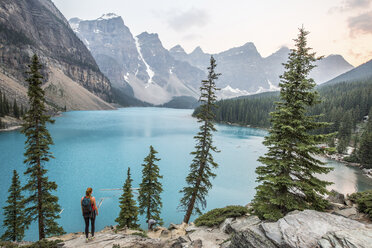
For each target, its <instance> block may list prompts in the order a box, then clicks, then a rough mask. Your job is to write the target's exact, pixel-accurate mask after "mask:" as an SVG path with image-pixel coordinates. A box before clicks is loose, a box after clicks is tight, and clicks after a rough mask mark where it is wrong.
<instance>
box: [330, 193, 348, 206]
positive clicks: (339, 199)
mask: <svg viewBox="0 0 372 248" xmlns="http://www.w3.org/2000/svg"><path fill="white" fill-rule="evenodd" d="M327 200H328V201H330V202H332V203H338V204H342V205H344V204H345V195H343V194H341V193H339V192H337V191H336V190H333V189H332V190H331V194H330V195H329V196H328V198H327Z"/></svg>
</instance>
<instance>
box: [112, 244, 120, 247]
mask: <svg viewBox="0 0 372 248" xmlns="http://www.w3.org/2000/svg"><path fill="white" fill-rule="evenodd" d="M112 248H120V245H118V244H113V245H112Z"/></svg>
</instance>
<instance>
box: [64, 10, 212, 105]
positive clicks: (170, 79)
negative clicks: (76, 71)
mask: <svg viewBox="0 0 372 248" xmlns="http://www.w3.org/2000/svg"><path fill="white" fill-rule="evenodd" d="M70 26H71V27H72V28H73V30H74V31H75V33H76V34H77V35H78V36H79V38H80V39H81V40H82V41H83V42H84V43H85V44H86V46H87V47H88V49H89V50H90V51H91V53H92V55H93V57H94V58H95V59H96V61H97V64H98V65H99V67H100V69H101V70H102V71H103V72H104V73H105V74H106V75H107V77H108V78H109V79H110V81H111V83H112V85H113V87H115V88H118V89H120V90H123V91H125V92H126V94H129V95H132V96H134V97H135V98H137V99H139V100H141V101H144V102H148V103H151V104H164V103H166V102H168V101H170V100H171V99H172V98H173V97H177V96H192V97H195V98H197V97H198V87H199V83H200V81H201V80H202V79H203V78H204V76H205V73H204V72H203V71H201V70H199V69H198V68H196V67H193V66H191V65H190V64H189V63H187V62H184V61H178V60H176V59H174V58H173V57H172V56H171V55H170V54H169V51H168V50H167V49H165V48H164V47H163V45H162V43H161V41H160V39H159V37H158V35H157V34H149V33H147V32H144V33H142V34H140V35H138V36H136V37H133V35H132V33H131V32H130V30H129V28H128V27H127V26H125V24H124V21H123V19H122V18H121V17H119V16H117V15H115V14H112V13H111V14H105V15H103V16H101V17H100V18H98V19H96V20H89V21H84V20H80V19H78V18H73V19H71V20H70Z"/></svg>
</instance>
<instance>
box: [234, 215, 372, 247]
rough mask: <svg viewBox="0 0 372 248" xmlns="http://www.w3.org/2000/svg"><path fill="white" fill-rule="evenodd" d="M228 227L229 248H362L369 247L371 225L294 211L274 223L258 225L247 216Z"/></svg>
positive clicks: (371, 237)
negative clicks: (229, 235)
mask: <svg viewBox="0 0 372 248" xmlns="http://www.w3.org/2000/svg"><path fill="white" fill-rule="evenodd" d="M229 228H231V229H230V232H232V233H234V234H235V235H233V236H232V239H231V245H230V248H238V247H252V248H253V247H272V248H274V247H275V248H276V247H286V248H297V247H301V248H307V247H308V248H311V247H317V246H318V247H324V248H325V247H360V248H362V247H368V246H367V245H369V244H372V235H371V233H372V225H368V224H363V223H361V222H358V221H355V220H351V219H348V218H345V217H343V216H338V215H335V214H330V213H322V212H317V211H314V210H305V211H302V212H300V211H294V212H291V213H289V214H288V215H286V216H285V217H283V218H281V219H279V220H278V221H277V222H261V221H260V220H258V219H257V218H256V217H254V216H251V217H248V218H243V219H237V220H235V221H233V222H232V223H231V224H230V225H229ZM364 233H370V234H369V235H364ZM333 244H338V245H339V246H332V245H333ZM363 245H364V246H363Z"/></svg>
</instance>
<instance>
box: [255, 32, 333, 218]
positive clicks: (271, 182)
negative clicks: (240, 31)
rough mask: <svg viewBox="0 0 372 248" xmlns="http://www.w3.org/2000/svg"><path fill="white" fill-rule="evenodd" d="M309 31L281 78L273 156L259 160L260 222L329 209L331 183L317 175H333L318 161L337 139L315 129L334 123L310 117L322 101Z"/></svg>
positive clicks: (274, 118)
mask: <svg viewBox="0 0 372 248" xmlns="http://www.w3.org/2000/svg"><path fill="white" fill-rule="evenodd" d="M307 35H308V32H307V31H305V30H304V28H300V29H299V35H298V37H297V39H295V42H296V47H295V49H293V50H292V51H291V53H290V54H289V58H288V61H287V63H286V64H284V67H285V72H284V74H283V75H282V76H281V83H280V84H279V85H280V87H281V90H280V99H281V101H280V102H277V103H276V110H275V111H274V112H272V113H271V116H272V119H271V123H272V127H271V129H270V131H269V136H267V137H265V141H264V145H266V146H267V148H268V152H267V153H266V154H265V156H263V157H260V158H259V159H258V161H260V162H261V163H263V164H264V165H263V166H259V167H257V169H256V173H257V175H258V177H257V181H258V182H259V183H260V185H259V186H257V187H256V190H257V191H256V195H255V197H254V200H253V209H254V213H255V214H256V215H258V216H259V217H260V218H263V219H268V220H277V219H279V218H281V217H283V216H284V215H285V214H287V213H288V212H290V211H292V210H296V209H298V210H303V209H315V210H324V208H325V207H326V206H327V205H328V203H327V201H326V200H325V199H324V198H323V197H322V195H324V194H327V193H328V191H327V190H326V186H327V185H330V184H331V183H329V182H326V181H322V180H320V179H318V178H317V177H316V176H315V174H323V173H328V172H329V171H331V168H328V167H324V166H323V165H324V163H322V162H321V161H319V160H318V159H316V158H315V157H314V155H317V154H323V153H324V152H325V151H327V149H324V148H321V147H319V146H317V144H320V143H324V142H325V141H326V140H327V139H328V138H329V137H330V136H331V135H333V134H329V135H315V134H311V131H313V130H315V129H318V128H321V127H324V126H326V125H328V123H324V122H317V121H316V119H317V118H319V116H310V115H307V114H306V112H307V109H308V107H310V106H313V105H315V104H316V103H318V102H319V100H318V95H317V92H316V91H314V90H313V89H314V87H315V83H314V80H313V79H311V78H308V75H309V73H310V71H311V70H312V69H313V68H314V67H315V66H314V65H313V63H314V62H315V61H316V60H319V59H321V58H316V57H315V53H311V51H310V50H311V48H308V47H307V40H306V36H307Z"/></svg>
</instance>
